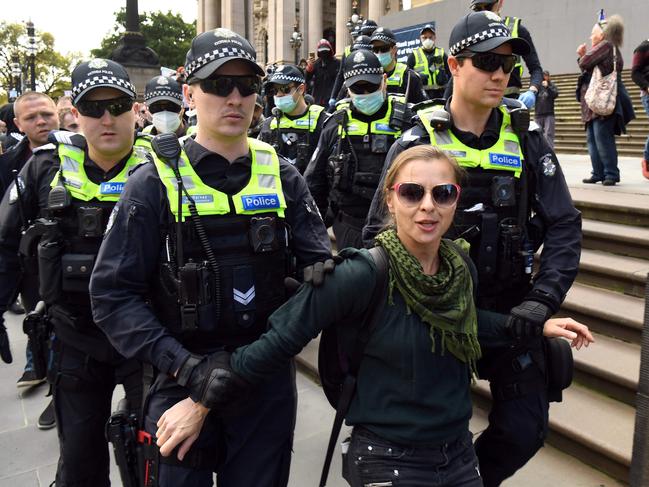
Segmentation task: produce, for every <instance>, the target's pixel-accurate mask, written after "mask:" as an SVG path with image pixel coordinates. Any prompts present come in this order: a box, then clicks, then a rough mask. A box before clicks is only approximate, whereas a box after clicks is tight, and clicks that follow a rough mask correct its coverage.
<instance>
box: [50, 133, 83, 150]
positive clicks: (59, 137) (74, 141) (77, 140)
mask: <svg viewBox="0 0 649 487" xmlns="http://www.w3.org/2000/svg"><path fill="white" fill-rule="evenodd" d="M47 140H48V142H50V143H52V144H54V145H59V144H65V145H73V146H75V147H78V148H79V149H85V148H86V138H85V137H84V136H83V135H81V134H75V133H74V132H68V131H67V130H53V131H52V132H50V134H49V135H48V136H47Z"/></svg>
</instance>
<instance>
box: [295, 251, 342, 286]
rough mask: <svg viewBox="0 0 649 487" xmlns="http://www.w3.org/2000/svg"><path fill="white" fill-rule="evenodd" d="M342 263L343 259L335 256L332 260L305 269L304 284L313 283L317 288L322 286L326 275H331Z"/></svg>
mask: <svg viewBox="0 0 649 487" xmlns="http://www.w3.org/2000/svg"><path fill="white" fill-rule="evenodd" d="M342 261H343V258H342V257H340V256H339V255H334V256H333V257H332V258H331V259H327V260H325V261H324V262H316V263H315V264H312V265H310V266H307V267H305V268H304V271H303V272H304V282H307V283H311V284H312V285H313V286H315V287H319V286H322V283H323V282H324V280H325V274H331V273H332V272H333V271H334V269H335V268H336V265H337V264H340V263H341V262H342Z"/></svg>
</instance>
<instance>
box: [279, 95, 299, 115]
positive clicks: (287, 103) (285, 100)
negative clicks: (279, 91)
mask: <svg viewBox="0 0 649 487" xmlns="http://www.w3.org/2000/svg"><path fill="white" fill-rule="evenodd" d="M293 93H294V92H293ZM293 93H291V94H289V95H284V96H274V97H273V98H274V100H275V106H276V107H277V108H279V109H280V110H281V111H282V112H284V113H291V112H292V111H293V110H295V107H296V106H297V100H295V99H293Z"/></svg>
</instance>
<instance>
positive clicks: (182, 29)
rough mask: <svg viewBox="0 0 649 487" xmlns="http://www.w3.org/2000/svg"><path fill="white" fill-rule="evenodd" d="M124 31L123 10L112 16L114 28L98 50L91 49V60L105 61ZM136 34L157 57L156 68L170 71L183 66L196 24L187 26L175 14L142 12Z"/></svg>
mask: <svg viewBox="0 0 649 487" xmlns="http://www.w3.org/2000/svg"><path fill="white" fill-rule="evenodd" d="M125 30H126V9H124V8H122V9H120V10H119V11H117V12H115V26H114V27H113V31H112V32H111V33H109V34H108V35H107V36H106V37H104V39H102V41H101V47H99V48H98V49H93V50H92V51H90V52H91V54H92V55H93V56H94V57H102V58H109V57H110V55H111V53H112V52H113V50H114V49H115V48H116V47H117V44H118V43H119V39H120V38H121V36H122V34H123V33H124V31H125ZM140 31H141V32H142V35H143V36H144V39H145V41H146V45H147V47H150V48H151V49H153V50H154V51H155V52H156V53H157V54H158V56H160V64H161V65H162V66H166V67H169V68H172V69H175V68H177V67H178V66H182V65H183V64H185V55H186V54H187V51H188V50H189V48H190V46H191V42H192V39H193V38H194V36H195V35H196V22H192V23H187V22H185V21H184V20H183V18H182V16H180V15H179V14H174V13H172V12H171V11H168V12H167V13H164V12H145V13H141V14H140Z"/></svg>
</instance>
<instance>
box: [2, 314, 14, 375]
mask: <svg viewBox="0 0 649 487" xmlns="http://www.w3.org/2000/svg"><path fill="white" fill-rule="evenodd" d="M0 319H2V318H0ZM0 358H2V361H3V362H4V363H6V364H10V363H11V362H13V357H12V356H11V348H10V347H9V336H8V335H7V328H6V327H5V325H4V324H3V323H0Z"/></svg>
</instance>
